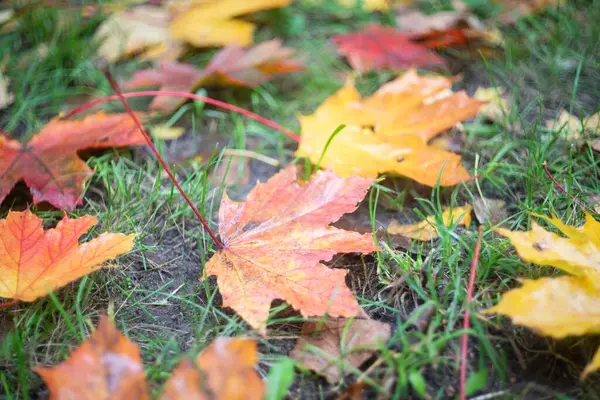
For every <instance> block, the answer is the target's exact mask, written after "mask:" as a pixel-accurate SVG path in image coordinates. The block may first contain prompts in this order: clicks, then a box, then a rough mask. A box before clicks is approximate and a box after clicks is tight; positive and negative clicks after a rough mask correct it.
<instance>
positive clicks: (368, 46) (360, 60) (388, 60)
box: [331, 25, 444, 72]
mask: <svg viewBox="0 0 600 400" xmlns="http://www.w3.org/2000/svg"><path fill="white" fill-rule="evenodd" d="M331 41H332V42H333V43H334V44H335V46H336V47H337V50H338V52H339V53H340V54H342V55H344V56H345V57H346V58H347V59H348V63H349V64H350V66H352V69H354V70H355V71H357V72H367V71H369V70H371V69H376V70H381V69H406V68H412V67H424V66H434V65H443V64H444V60H443V59H442V58H441V57H440V56H438V55H436V54H435V53H433V52H431V50H429V49H428V48H427V47H425V46H423V45H421V44H418V43H416V42H413V41H411V39H409V38H408V37H407V36H406V35H405V34H404V33H402V32H400V31H398V30H396V29H394V28H390V27H385V26H380V25H370V26H368V27H367V28H365V29H364V30H362V31H360V32H352V33H347V34H344V35H337V36H334V37H333V38H332V39H331Z"/></svg>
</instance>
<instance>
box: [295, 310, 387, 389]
mask: <svg viewBox="0 0 600 400" xmlns="http://www.w3.org/2000/svg"><path fill="white" fill-rule="evenodd" d="M390 336H391V328H390V326H389V325H388V324H386V323H383V322H378V321H374V320H371V319H345V318H329V319H327V320H325V321H322V322H321V321H318V322H305V323H304V326H303V327H302V332H301V335H300V337H299V338H298V342H297V343H296V347H294V349H293V350H292V352H291V353H290V357H291V358H293V359H295V360H297V361H298V362H299V363H300V364H301V365H302V366H303V367H304V368H308V369H311V370H313V371H315V372H316V373H317V374H319V375H322V376H324V377H325V378H326V379H327V381H328V382H329V383H332V384H334V383H337V382H339V380H340V379H341V378H343V377H344V376H346V375H347V374H349V373H352V372H353V371H355V370H356V369H358V368H359V367H360V366H361V365H362V364H363V363H364V362H365V361H367V360H368V359H369V358H371V356H373V354H375V353H376V352H377V350H378V349H379V348H380V347H379V346H382V345H385V343H386V342H387V341H388V339H389V338H390ZM323 353H325V354H323Z"/></svg>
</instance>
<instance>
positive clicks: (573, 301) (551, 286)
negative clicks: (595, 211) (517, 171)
mask: <svg viewBox="0 0 600 400" xmlns="http://www.w3.org/2000/svg"><path fill="white" fill-rule="evenodd" d="M534 215H535V214H534ZM537 216H538V217H541V218H544V219H545V220H547V221H549V222H551V223H552V224H553V225H554V226H556V227H557V228H558V229H559V230H560V231H561V232H562V233H563V234H564V235H565V236H566V238H563V237H560V236H559V235H557V234H555V233H552V232H548V231H546V230H544V229H543V228H542V227H540V226H539V225H538V224H536V223H535V222H533V221H532V222H531V230H530V231H527V232H512V231H509V230H507V229H501V228H497V229H494V231H495V232H497V233H499V234H501V235H503V236H506V237H508V238H509V239H510V241H511V243H512V244H513V246H515V248H516V249H517V252H518V253H519V255H520V256H521V258H523V259H524V260H525V261H528V262H534V263H537V264H540V265H547V266H553V267H556V268H560V269H562V270H563V271H566V272H569V273H571V274H573V275H575V276H562V277H558V278H542V279H538V280H524V281H523V285H522V286H521V287H519V288H517V289H513V290H510V291H509V292H507V293H505V294H504V295H503V296H502V299H501V300H500V302H499V303H498V304H497V305H496V306H494V307H492V308H490V309H488V310H485V312H486V313H501V314H504V315H507V316H509V317H510V318H511V319H512V320H513V322H514V323H516V324H520V325H525V326H527V327H530V328H532V329H535V330H537V331H539V332H540V333H541V334H543V335H549V336H552V337H555V338H564V337H566V336H569V335H583V334H586V333H600V318H599V317H598V309H599V308H600V223H598V222H597V221H596V220H594V218H593V217H592V216H591V215H589V214H586V222H585V224H584V225H583V226H581V227H579V228H575V227H573V226H569V225H565V224H563V223H562V222H561V221H560V220H559V219H558V218H556V217H554V216H552V217H551V218H548V217H543V216H539V215H537ZM599 368H600V349H599V350H598V351H597V352H596V355H595V356H594V357H593V359H592V361H591V362H590V364H588V365H587V367H586V368H585V370H584V371H583V373H582V378H585V377H586V376H587V375H588V374H590V373H592V372H594V371H596V370H597V369H599Z"/></svg>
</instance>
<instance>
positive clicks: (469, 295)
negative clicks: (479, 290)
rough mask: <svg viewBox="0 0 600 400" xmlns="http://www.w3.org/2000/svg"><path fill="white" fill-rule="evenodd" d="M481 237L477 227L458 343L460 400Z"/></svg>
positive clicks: (462, 399) (463, 393) (464, 390)
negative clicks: (461, 330) (460, 335)
mask: <svg viewBox="0 0 600 400" xmlns="http://www.w3.org/2000/svg"><path fill="white" fill-rule="evenodd" d="M482 236H483V226H482V225H480V226H479V232H478V233H477V244H475V252H474V254H473V261H472V262H471V274H470V276H469V286H468V287H467V304H466V306H465V318H464V320H463V330H464V331H465V333H463V335H462V337H461V338H460V339H461V343H460V400H466V399H467V387H466V385H467V352H468V349H469V347H468V346H469V334H468V333H467V332H466V331H468V330H469V327H470V325H471V319H470V317H471V315H470V314H471V313H470V307H471V299H472V298H473V290H474V288H475V276H476V275H477V274H476V272H477V264H478V263H479V253H480V251H481V237H482Z"/></svg>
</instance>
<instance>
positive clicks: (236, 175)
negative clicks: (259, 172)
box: [212, 156, 250, 186]
mask: <svg viewBox="0 0 600 400" xmlns="http://www.w3.org/2000/svg"><path fill="white" fill-rule="evenodd" d="M212 180H213V181H214V182H215V184H217V185H221V184H223V185H225V186H230V185H236V184H241V185H247V184H248V183H250V158H248V157H244V156H224V157H223V158H222V159H221V162H220V163H219V165H218V167H217V168H216V169H215V172H214V175H213V178H212Z"/></svg>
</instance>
